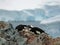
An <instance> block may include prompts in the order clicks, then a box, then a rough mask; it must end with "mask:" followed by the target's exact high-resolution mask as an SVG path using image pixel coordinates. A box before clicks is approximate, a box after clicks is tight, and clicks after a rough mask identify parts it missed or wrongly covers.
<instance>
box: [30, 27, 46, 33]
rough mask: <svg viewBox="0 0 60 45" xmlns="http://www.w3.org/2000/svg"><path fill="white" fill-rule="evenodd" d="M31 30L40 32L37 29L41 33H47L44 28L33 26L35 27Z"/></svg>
mask: <svg viewBox="0 0 60 45" xmlns="http://www.w3.org/2000/svg"><path fill="white" fill-rule="evenodd" d="M30 31H32V32H34V33H35V34H38V33H37V31H38V32H40V33H45V32H44V31H43V30H42V29H40V28H38V27H33V28H31V30H30Z"/></svg>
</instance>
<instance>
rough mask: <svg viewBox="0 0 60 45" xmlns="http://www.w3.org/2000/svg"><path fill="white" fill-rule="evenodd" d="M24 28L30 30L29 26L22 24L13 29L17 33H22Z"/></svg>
mask: <svg viewBox="0 0 60 45" xmlns="http://www.w3.org/2000/svg"><path fill="white" fill-rule="evenodd" d="M25 27H28V28H31V26H30V25H22V24H20V25H18V26H16V28H15V29H17V30H18V32H19V31H22V30H23V29H24V28H25Z"/></svg>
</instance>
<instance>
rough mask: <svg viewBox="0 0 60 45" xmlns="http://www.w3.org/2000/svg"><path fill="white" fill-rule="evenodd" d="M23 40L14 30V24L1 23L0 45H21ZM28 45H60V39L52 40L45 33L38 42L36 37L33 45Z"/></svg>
mask: <svg viewBox="0 0 60 45" xmlns="http://www.w3.org/2000/svg"><path fill="white" fill-rule="evenodd" d="M21 40H22V39H21V37H20V35H19V33H18V31H17V30H15V29H14V28H13V26H12V24H10V23H7V22H4V21H0V45H21V44H20V43H21ZM23 45H25V43H24V44H23ZM26 45H60V37H57V38H52V37H50V36H48V35H47V34H45V33H43V34H41V35H40V36H39V37H38V41H37V37H35V39H34V40H33V42H32V43H31V44H26Z"/></svg>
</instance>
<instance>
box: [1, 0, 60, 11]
mask: <svg viewBox="0 0 60 45" xmlns="http://www.w3.org/2000/svg"><path fill="white" fill-rule="evenodd" d="M50 2H53V3H51V4H52V5H54V2H60V1H59V0H0V9H5V10H22V9H34V8H42V7H43V5H45V4H47V3H50Z"/></svg>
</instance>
